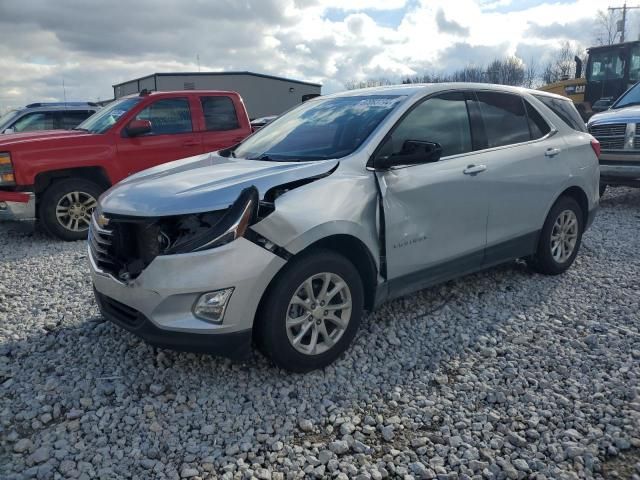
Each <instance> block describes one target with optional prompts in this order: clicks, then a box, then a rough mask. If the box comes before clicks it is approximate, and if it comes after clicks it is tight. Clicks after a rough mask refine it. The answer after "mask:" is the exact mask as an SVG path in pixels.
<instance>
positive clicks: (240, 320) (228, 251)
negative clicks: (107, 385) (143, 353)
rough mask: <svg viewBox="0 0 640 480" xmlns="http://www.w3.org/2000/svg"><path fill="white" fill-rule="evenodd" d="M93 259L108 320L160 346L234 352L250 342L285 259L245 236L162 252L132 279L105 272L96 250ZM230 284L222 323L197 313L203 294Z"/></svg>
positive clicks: (95, 280)
mask: <svg viewBox="0 0 640 480" xmlns="http://www.w3.org/2000/svg"><path fill="white" fill-rule="evenodd" d="M89 259H90V267H91V277H92V280H93V284H94V288H95V290H96V292H97V293H96V299H97V301H98V305H99V306H100V309H101V311H102V313H103V314H104V316H105V317H106V318H107V319H109V320H111V321H113V322H114V323H116V324H118V325H120V326H122V327H124V328H126V329H127V330H129V331H131V332H133V333H134V334H136V335H138V336H140V337H141V338H143V339H145V340H147V341H148V342H149V343H152V344H155V345H159V346H165V347H168V348H174V349H179V350H189V351H206V352H209V353H217V354H220V355H225V356H230V357H235V356H240V353H241V352H236V353H238V355H236V354H234V352H235V350H238V349H240V350H242V349H245V347H248V340H247V336H248V338H250V332H251V328H252V327H253V320H254V317H255V314H256V311H257V309H258V304H259V303H260V300H261V298H262V294H263V292H264V291H265V290H266V289H267V287H268V285H269V283H270V282H271V280H272V279H273V277H274V276H275V274H276V273H277V272H278V271H279V270H280V268H282V266H283V265H284V264H285V260H284V259H282V258H280V257H278V256H277V255H274V254H273V253H271V252H269V251H267V250H265V249H264V248H262V247H260V246H258V245H256V244H254V243H252V242H250V241H248V240H246V239H244V238H239V239H237V240H235V241H233V242H231V243H229V244H227V245H224V246H222V247H219V248H215V249H211V250H205V251H202V252H194V253H187V254H180V255H166V256H158V257H156V258H155V259H154V260H153V261H152V262H151V263H150V264H149V265H148V266H147V268H146V269H145V270H144V271H143V272H142V273H141V274H140V275H139V276H138V277H137V278H136V279H135V280H132V281H129V282H127V283H125V282H123V281H120V280H118V279H116V278H114V277H113V276H112V275H110V274H108V273H105V272H103V271H101V270H100V269H99V267H98V266H97V265H96V263H95V261H94V259H93V257H92V255H91V251H89ZM229 287H233V288H234V290H233V294H232V295H231V297H230V299H229V301H228V304H227V308H226V312H225V316H224V319H223V320H222V322H221V323H212V322H207V321H205V320H202V319H200V318H197V317H195V316H194V315H193V313H192V308H193V305H194V304H195V302H196V301H197V299H198V298H199V297H200V295H202V294H203V293H205V292H211V291H214V290H220V289H224V288H229ZM114 305H115V307H114ZM127 317H128V320H127ZM222 338H224V339H226V340H221V339H222ZM227 341H228V342H229V345H231V346H230V347H229V348H226V345H227V343H226V342H227Z"/></svg>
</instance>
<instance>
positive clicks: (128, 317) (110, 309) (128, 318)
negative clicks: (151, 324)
mask: <svg viewBox="0 0 640 480" xmlns="http://www.w3.org/2000/svg"><path fill="white" fill-rule="evenodd" d="M96 296H97V297H98V301H99V302H100V306H101V307H102V310H103V312H104V313H105V314H106V315H107V316H108V317H109V319H110V320H112V321H115V323H118V324H120V325H122V326H123V327H124V328H130V329H131V328H138V327H139V326H140V325H142V324H143V323H144V320H145V319H144V317H143V316H142V314H141V313H140V312H138V311H137V310H136V309H135V308H131V307H129V306H128V305H125V304H124V303H120V302H118V301H117V300H114V299H113V298H111V297H107V296H106V295H103V294H101V293H99V292H97V293H96Z"/></svg>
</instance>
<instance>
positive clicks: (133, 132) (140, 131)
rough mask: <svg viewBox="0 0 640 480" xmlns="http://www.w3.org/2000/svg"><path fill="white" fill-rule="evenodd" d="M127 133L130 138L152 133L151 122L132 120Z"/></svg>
mask: <svg viewBox="0 0 640 480" xmlns="http://www.w3.org/2000/svg"><path fill="white" fill-rule="evenodd" d="M126 132H127V135H128V136H130V137H139V136H140V135H145V134H147V133H151V122H150V121H149V120H131V121H130V122H129V125H127V128H126Z"/></svg>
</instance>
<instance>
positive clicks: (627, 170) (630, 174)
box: [600, 160, 640, 184]
mask: <svg viewBox="0 0 640 480" xmlns="http://www.w3.org/2000/svg"><path fill="white" fill-rule="evenodd" d="M600 180H601V182H602V183H612V184H615V183H622V184H625V183H629V182H631V183H633V182H636V181H637V182H640V160H638V162H606V161H604V162H603V161H600Z"/></svg>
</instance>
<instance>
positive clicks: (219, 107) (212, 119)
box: [200, 97, 240, 131]
mask: <svg viewBox="0 0 640 480" xmlns="http://www.w3.org/2000/svg"><path fill="white" fill-rule="evenodd" d="M200 103H201V104H202V111H203V112H204V122H205V126H206V129H207V130H214V131H224V130H235V129H236V128H240V124H239V123H238V116H237V114H236V107H235V106H234V105H233V101H232V100H231V99H230V98H229V97H202V98H200Z"/></svg>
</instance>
